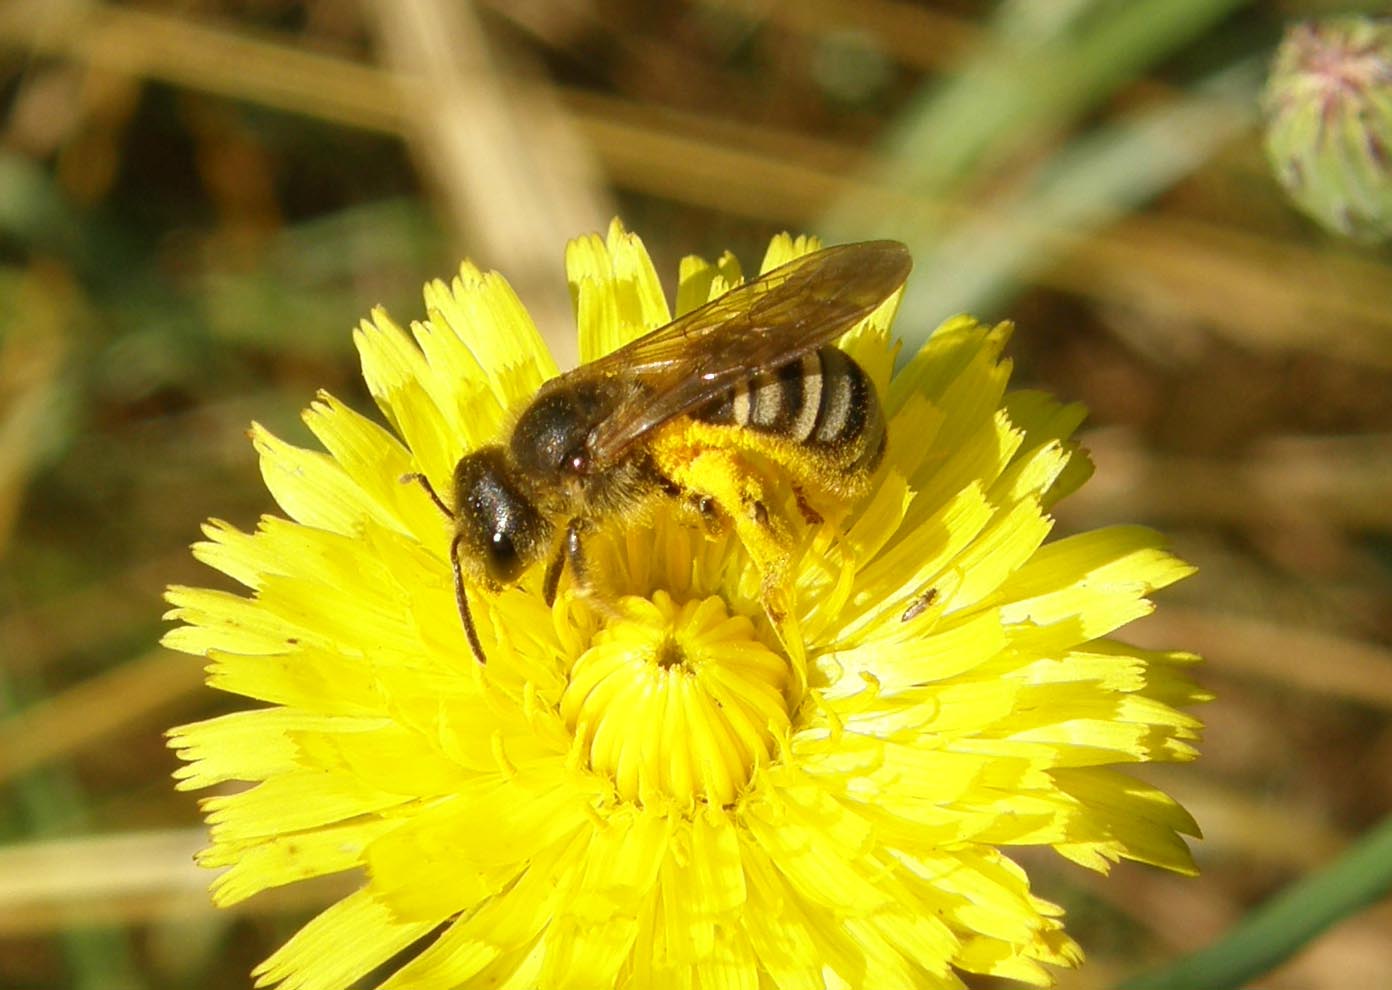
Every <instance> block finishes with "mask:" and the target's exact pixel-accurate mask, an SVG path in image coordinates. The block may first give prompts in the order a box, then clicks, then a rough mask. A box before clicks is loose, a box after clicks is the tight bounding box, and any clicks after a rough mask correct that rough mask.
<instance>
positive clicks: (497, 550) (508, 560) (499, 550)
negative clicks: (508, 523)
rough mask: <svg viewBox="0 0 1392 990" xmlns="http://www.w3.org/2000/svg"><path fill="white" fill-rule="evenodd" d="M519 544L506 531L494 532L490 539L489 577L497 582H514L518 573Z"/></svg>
mask: <svg viewBox="0 0 1392 990" xmlns="http://www.w3.org/2000/svg"><path fill="white" fill-rule="evenodd" d="M518 569H519V568H518V558H517V544H516V543H515V542H513V539H512V534H510V533H508V532H507V531H506V530H501V529H498V530H494V531H493V533H492V534H491V535H490V536H489V538H488V570H489V576H490V577H492V578H493V579H494V580H496V581H512V580H513V579H514V578H516V576H517V571H518Z"/></svg>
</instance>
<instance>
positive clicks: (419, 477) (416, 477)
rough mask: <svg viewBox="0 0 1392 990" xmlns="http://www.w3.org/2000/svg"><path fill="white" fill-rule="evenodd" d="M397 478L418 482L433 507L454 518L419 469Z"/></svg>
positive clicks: (404, 481)
mask: <svg viewBox="0 0 1392 990" xmlns="http://www.w3.org/2000/svg"><path fill="white" fill-rule="evenodd" d="M399 480H400V481H401V483H402V484H403V485H409V484H410V483H411V482H413V481H418V482H420V486H421V487H422V488H424V489H425V494H427V495H429V496H430V501H432V502H434V503H435V507H436V508H437V509H439V510H440V511H441V512H443V513H444V514H445V516H446V517H447V518H449V519H453V518H454V513H453V512H451V511H450V507H449V506H448V505H446V504H445V503H444V500H443V499H441V498H440V496H439V495H437V494H435V488H434V486H433V485H431V484H430V479H429V478H427V477H426V476H425V475H423V474H421V473H420V472H419V471H412V472H411V473H410V474H403V475H402V476H401V478H400V479H399ZM467 624H468V623H467V622H466V623H465V625H467Z"/></svg>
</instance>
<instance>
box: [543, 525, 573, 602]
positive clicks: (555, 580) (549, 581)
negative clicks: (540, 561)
mask: <svg viewBox="0 0 1392 990" xmlns="http://www.w3.org/2000/svg"><path fill="white" fill-rule="evenodd" d="M566 532H567V537H568V536H569V530H567V531H566ZM569 551H570V548H569V547H568V546H567V541H566V540H563V541H561V544H560V545H559V546H558V547H556V555H555V556H554V557H552V558H551V563H549V564H547V565H546V577H545V579H543V580H542V582H541V597H542V600H543V601H545V602H546V607H547V608H550V607H551V606H552V605H554V604H556V591H557V589H559V588H560V585H561V572H562V571H564V570H565V562H566V557H567V556H568V555H569Z"/></svg>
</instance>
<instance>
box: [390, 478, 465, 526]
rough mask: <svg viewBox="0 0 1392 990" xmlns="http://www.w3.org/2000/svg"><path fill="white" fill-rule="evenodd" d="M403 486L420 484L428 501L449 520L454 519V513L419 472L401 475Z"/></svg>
mask: <svg viewBox="0 0 1392 990" xmlns="http://www.w3.org/2000/svg"><path fill="white" fill-rule="evenodd" d="M399 480H400V481H401V483H402V484H403V485H409V484H410V483H411V482H413V481H417V482H420V486H421V487H422V488H424V489H425V494H427V495H429V496H430V501H432V502H434V503H435V508H437V509H439V510H440V511H441V512H443V513H444V514H445V515H446V516H448V517H449V518H450V519H453V518H454V512H453V511H451V509H450V507H449V506H448V505H446V504H445V503H444V500H443V499H442V498H440V496H439V495H437V494H436V493H435V486H433V485H432V484H431V483H430V479H429V478H427V477H426V476H425V475H423V474H421V473H420V472H419V471H412V472H411V473H410V474H403V475H402V476H401V478H400V479H399Z"/></svg>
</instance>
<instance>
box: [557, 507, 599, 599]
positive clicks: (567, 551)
mask: <svg viewBox="0 0 1392 990" xmlns="http://www.w3.org/2000/svg"><path fill="white" fill-rule="evenodd" d="M590 528H591V527H590V525H589V523H587V522H586V521H585V520H584V519H581V518H580V517H579V516H576V517H575V518H574V519H572V520H571V521H570V525H569V526H567V527H566V534H565V540H564V541H563V542H562V544H561V547H562V551H563V554H564V559H565V560H568V561H570V573H571V576H572V577H574V578H575V583H576V584H578V585H580V586H581V587H582V588H585V589H586V590H590V588H591V587H592V584H593V582H592V580H591V574H590V565H589V561H587V560H586V559H585V543H584V535H585V534H586V533H588V532H589V531H590ZM559 571H560V569H559V568H557V575H556V577H557V579H558V580H559V578H560V573H559Z"/></svg>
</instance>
